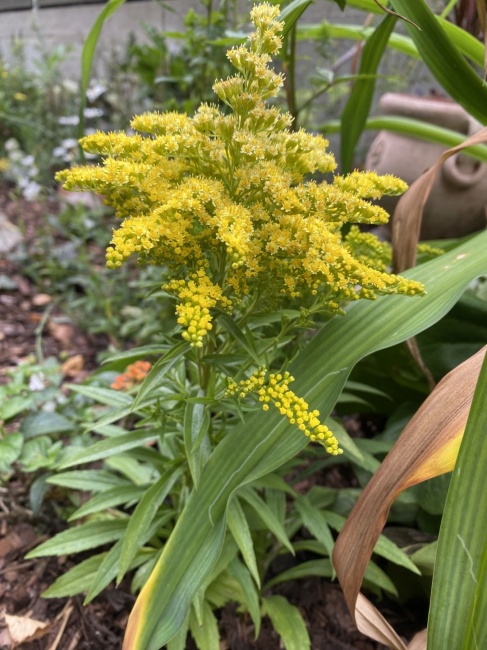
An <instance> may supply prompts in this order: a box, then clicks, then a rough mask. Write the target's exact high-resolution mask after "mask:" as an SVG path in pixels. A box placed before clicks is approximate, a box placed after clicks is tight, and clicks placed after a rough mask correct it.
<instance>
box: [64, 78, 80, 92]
mask: <svg viewBox="0 0 487 650" xmlns="http://www.w3.org/2000/svg"><path fill="white" fill-rule="evenodd" d="M62 85H63V88H64V90H66V92H68V93H72V94H73V95H74V93H77V92H78V90H79V85H78V84H77V83H76V81H73V80H72V79H64V80H63V82H62Z"/></svg>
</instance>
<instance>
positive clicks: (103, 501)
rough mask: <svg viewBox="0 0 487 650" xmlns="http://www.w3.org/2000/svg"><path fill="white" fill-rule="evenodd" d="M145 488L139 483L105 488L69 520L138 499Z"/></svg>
mask: <svg viewBox="0 0 487 650" xmlns="http://www.w3.org/2000/svg"><path fill="white" fill-rule="evenodd" d="M144 492H145V488H144V487H142V486H138V485H117V487H115V488H112V489H109V490H104V491H103V492H100V493H99V494H95V496H94V497H92V498H91V499H90V500H89V501H86V503H83V505H82V506H81V507H80V508H78V510H76V512H73V514H72V515H71V516H70V517H69V519H68V521H74V520H75V519H79V518H80V517H86V516H87V515H92V514H93V513H94V512H100V510H106V509H107V508H115V507H116V506H119V505H121V504H124V503H130V501H136V500H138V499H139V498H140V497H141V496H142V494H144Z"/></svg>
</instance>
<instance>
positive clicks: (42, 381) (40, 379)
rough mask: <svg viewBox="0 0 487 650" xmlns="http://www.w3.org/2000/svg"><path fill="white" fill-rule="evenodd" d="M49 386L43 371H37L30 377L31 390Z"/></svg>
mask: <svg viewBox="0 0 487 650" xmlns="http://www.w3.org/2000/svg"><path fill="white" fill-rule="evenodd" d="M46 386H47V382H46V378H45V376H44V374H43V373H42V372H35V373H34V374H33V375H31V376H30V378H29V389H30V390H44V388H45V387H46Z"/></svg>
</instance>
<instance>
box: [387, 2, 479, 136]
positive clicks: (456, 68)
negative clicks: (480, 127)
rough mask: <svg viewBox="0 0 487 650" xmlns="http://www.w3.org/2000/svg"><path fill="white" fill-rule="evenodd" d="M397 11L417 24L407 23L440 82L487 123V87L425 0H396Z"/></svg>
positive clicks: (422, 55) (472, 112)
mask: <svg viewBox="0 0 487 650" xmlns="http://www.w3.org/2000/svg"><path fill="white" fill-rule="evenodd" d="M392 5H393V7H394V9H395V11H397V12H398V13H400V14H401V15H402V16H405V17H406V18H407V19H409V20H411V21H413V22H414V23H416V24H417V25H418V26H419V27H420V29H417V28H415V27H412V26H411V25H409V24H407V23H406V24H405V27H406V30H407V31H408V33H409V35H410V37H411V38H412V39H413V41H414V42H415V44H416V47H417V48H418V51H419V53H420V54H421V57H422V59H423V61H424V62H425V63H426V65H427V66H428V68H429V69H430V70H431V72H432V73H433V75H434V76H435V77H436V79H437V80H438V82H439V83H440V84H441V85H442V87H443V88H444V89H445V90H446V92H447V93H448V94H449V95H451V97H453V99H454V100H455V101H457V102H458V103H459V104H460V105H461V106H463V107H464V108H465V110H466V111H468V112H469V113H470V114H471V115H473V116H474V117H475V118H476V119H477V120H478V121H479V122H480V123H481V124H486V123H487V86H486V85H485V83H484V81H483V79H482V78H481V77H480V76H479V75H478V74H477V73H476V72H475V70H474V69H473V68H472V67H471V66H470V65H469V64H468V63H467V61H466V60H465V59H464V57H463V56H462V54H461V53H460V51H459V50H458V48H457V47H456V45H454V44H453V42H452V41H451V40H450V38H449V37H448V35H447V34H446V32H445V31H444V29H443V28H442V27H441V24H440V23H439V22H438V21H437V19H436V18H435V16H434V14H433V12H432V11H431V9H430V8H429V7H428V5H427V4H426V2H425V0H415V1H414V2H411V0H393V3H392Z"/></svg>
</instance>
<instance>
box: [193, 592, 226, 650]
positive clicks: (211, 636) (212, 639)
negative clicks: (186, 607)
mask: <svg viewBox="0 0 487 650" xmlns="http://www.w3.org/2000/svg"><path fill="white" fill-rule="evenodd" d="M202 613H203V620H202V624H201V625H200V624H199V622H198V619H197V617H196V615H195V611H194V608H193V607H192V608H191V613H190V615H189V629H190V630H191V636H192V637H193V639H194V641H195V643H196V646H197V648H198V650H220V633H219V631H218V624H217V622H216V618H215V615H214V614H213V612H212V611H211V607H210V606H209V604H208V603H207V601H206V600H205V601H203V609H202Z"/></svg>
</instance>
